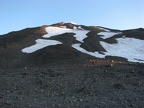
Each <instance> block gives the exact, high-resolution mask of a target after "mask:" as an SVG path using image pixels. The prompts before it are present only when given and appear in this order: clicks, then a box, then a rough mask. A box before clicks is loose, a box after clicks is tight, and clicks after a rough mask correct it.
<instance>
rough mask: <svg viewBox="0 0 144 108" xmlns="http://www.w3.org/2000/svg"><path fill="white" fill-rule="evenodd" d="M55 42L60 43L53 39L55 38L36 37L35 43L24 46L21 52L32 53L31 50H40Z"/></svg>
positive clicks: (55, 43)
mask: <svg viewBox="0 0 144 108" xmlns="http://www.w3.org/2000/svg"><path fill="white" fill-rule="evenodd" d="M57 44H62V43H61V42H59V41H55V40H45V39H37V40H36V44H35V45H32V46H30V47H26V48H24V49H22V52H24V53H32V52H35V51H37V50H40V49H42V48H44V47H47V46H51V45H57Z"/></svg>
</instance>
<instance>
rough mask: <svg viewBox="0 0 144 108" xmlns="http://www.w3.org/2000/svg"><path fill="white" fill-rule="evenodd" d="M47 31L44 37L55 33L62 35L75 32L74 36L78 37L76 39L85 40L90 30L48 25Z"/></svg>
mask: <svg viewBox="0 0 144 108" xmlns="http://www.w3.org/2000/svg"><path fill="white" fill-rule="evenodd" d="M45 29H46V31H47V33H48V34H46V35H44V36H43V37H44V38H49V37H51V36H55V35H61V34H64V33H75V35H74V37H76V40H78V41H80V42H83V39H85V38H86V37H87V36H86V34H87V33H88V32H89V31H88V30H83V31H82V30H75V29H68V28H60V27H52V26H51V27H46V28H45Z"/></svg>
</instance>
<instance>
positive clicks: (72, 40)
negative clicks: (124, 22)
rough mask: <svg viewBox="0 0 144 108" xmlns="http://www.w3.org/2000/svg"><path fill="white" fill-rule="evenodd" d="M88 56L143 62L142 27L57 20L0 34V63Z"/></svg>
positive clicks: (20, 63) (143, 32)
mask: <svg viewBox="0 0 144 108" xmlns="http://www.w3.org/2000/svg"><path fill="white" fill-rule="evenodd" d="M42 55H46V56H42ZM32 56H33V57H32ZM92 56H93V57H96V58H109V57H110V58H112V59H117V58H125V59H127V60H128V61H132V62H141V63H143V62H144V30H143V29H142V28H140V29H133V30H125V31H120V30H113V29H108V28H105V27H98V26H84V25H78V24H75V23H64V22H61V23H57V24H53V25H50V26H42V27H37V28H27V29H24V30H21V31H18V32H11V33H8V34H6V35H2V36H0V57H1V58H0V60H1V64H0V65H3V64H10V66H11V65H18V64H19V65H28V64H29V63H28V62H27V61H26V59H28V60H30V61H32V62H31V63H30V64H34V63H35V60H36V61H37V59H39V60H38V61H39V62H40V63H41V62H42V61H44V62H45V63H47V62H46V60H47V61H48V60H50V59H58V58H61V60H63V59H64V58H65V59H67V58H71V59H73V58H81V57H82V58H83V57H92ZM32 58H33V60H32ZM122 60H124V59H122ZM5 62H6V63H5ZM5 66H6V65H5Z"/></svg>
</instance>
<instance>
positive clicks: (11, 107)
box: [0, 59, 144, 108]
mask: <svg viewBox="0 0 144 108" xmlns="http://www.w3.org/2000/svg"><path fill="white" fill-rule="evenodd" d="M0 76H1V78H0V108H143V107H144V64H139V63H128V62H119V61H114V60H104V59H85V60H75V59H70V60H63V61H62V60H61V61H57V62H56V61H50V63H48V64H47V65H43V66H42V65H41V66H37V67H34V66H31V67H19V68H8V69H6V68H3V69H1V70H0Z"/></svg>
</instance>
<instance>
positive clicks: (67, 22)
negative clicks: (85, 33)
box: [65, 22, 77, 25]
mask: <svg viewBox="0 0 144 108" xmlns="http://www.w3.org/2000/svg"><path fill="white" fill-rule="evenodd" d="M65 23H71V24H74V25H77V23H75V22H65Z"/></svg>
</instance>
